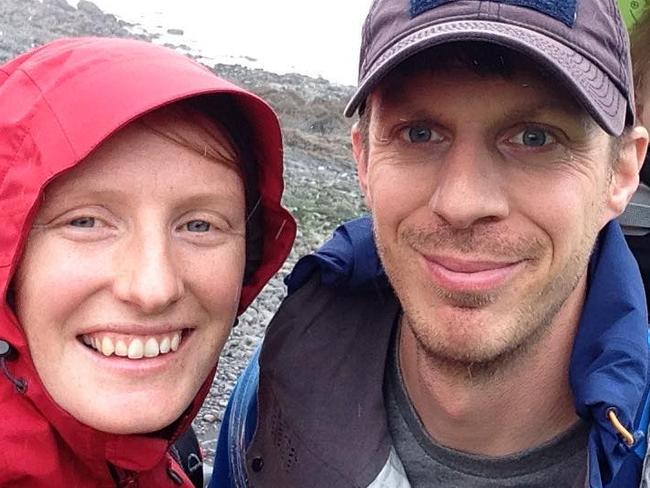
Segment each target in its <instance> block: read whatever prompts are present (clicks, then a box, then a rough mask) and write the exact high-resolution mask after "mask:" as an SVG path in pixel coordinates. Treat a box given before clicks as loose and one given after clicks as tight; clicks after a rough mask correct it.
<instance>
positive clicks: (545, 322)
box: [217, 0, 650, 487]
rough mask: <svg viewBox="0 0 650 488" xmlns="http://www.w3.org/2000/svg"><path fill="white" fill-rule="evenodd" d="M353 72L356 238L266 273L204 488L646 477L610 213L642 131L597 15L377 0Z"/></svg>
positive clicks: (604, 22) (597, 483)
mask: <svg viewBox="0 0 650 488" xmlns="http://www.w3.org/2000/svg"><path fill="white" fill-rule="evenodd" d="M359 78H360V82H359V87H358V90H357V92H356V93H355V95H354V96H353V98H352V100H351V101H350V104H349V105H348V108H347V110H346V115H348V116H351V115H353V114H354V113H355V112H357V111H358V112H359V113H360V121H359V123H358V124H357V126H355V128H354V129H353V131H352V144H353V149H354V156H355V159H356V162H357V167H358V173H359V180H360V184H361V188H362V190H363V193H364V195H365V199H366V202H367V204H368V207H369V209H370V211H371V213H372V223H370V221H369V220H367V219H366V220H360V221H356V222H352V223H349V224H346V225H345V226H343V227H342V228H341V229H339V231H338V232H337V234H335V236H334V238H333V240H332V241H330V242H328V243H327V244H326V245H325V246H324V247H323V249H321V250H320V251H319V252H318V253H316V254H315V255H313V256H309V257H307V258H304V259H303V260H302V261H301V262H300V263H299V264H298V265H297V266H296V268H295V269H294V271H293V273H292V275H291V276H290V277H289V280H288V285H289V293H290V296H289V297H288V298H287V299H286V300H285V302H284V303H283V305H282V307H281V308H280V310H279V312H278V314H277V315H276V317H275V318H274V320H273V321H272V322H271V324H270V325H269V329H268V332H267V336H266V338H265V340H264V344H263V346H262V349H261V353H260V356H259V363H258V364H259V382H258V380H257V377H256V375H257V374H258V373H257V371H256V368H257V367H258V366H257V364H256V363H255V362H254V363H253V364H252V366H250V367H249V369H248V371H247V372H246V373H245V374H244V376H243V377H242V379H241V380H240V384H239V386H238V388H237V391H236V392H235V393H234V395H233V398H232V400H231V404H230V407H229V411H228V415H227V418H226V419H225V420H224V425H225V426H226V428H225V429H224V430H223V431H222V433H221V447H220V451H219V454H218V464H217V468H218V469H221V470H222V472H226V471H227V472H228V473H229V476H230V478H229V479H228V480H222V482H223V485H225V486H227V485H228V484H229V483H231V484H233V485H234V486H246V485H252V486H256V487H267V486H282V487H305V486H310V487H333V486H336V487H380V486H381V487H409V486H412V487H416V486H435V487H470V486H471V487H531V486H535V487H573V486H575V487H582V486H590V487H604V486H606V487H632V486H639V485H640V484H641V482H642V479H645V480H646V482H647V481H648V479H649V477H650V474H646V473H642V466H643V459H644V456H645V448H646V444H645V442H644V440H643V439H644V433H645V432H646V428H647V418H646V415H647V413H648V407H647V406H646V405H645V398H646V395H647V391H648V385H649V381H648V352H649V351H648V343H647V314H646V310H645V297H644V292H643V285H642V282H641V279H640V276H639V272H638V268H637V267H636V263H635V262H634V259H633V257H632V255H631V253H630V252H629V250H628V248H627V246H626V245H625V241H624V239H623V236H622V233H621V230H620V228H619V226H618V224H617V223H616V222H615V218H616V217H617V216H618V215H620V214H621V213H622V212H623V210H624V208H625V206H626V205H627V203H628V201H629V199H630V197H631V195H632V194H633V192H634V190H635V189H636V187H637V184H638V172H639V168H640V166H641V163H642V161H643V159H644V156H645V152H646V148H647V144H648V133H647V131H646V130H645V129H644V128H642V127H640V126H636V125H635V122H634V100H633V89H632V79H631V73H630V69H629V49H628V44H627V35H626V33H625V28H624V26H623V24H622V22H621V19H620V16H619V15H618V12H617V8H616V4H615V3H614V2H613V1H609V0H578V1H577V2H575V1H559V2H537V1H533V0H530V1H528V0H516V1H512V0H509V1H502V2H496V1H495V2H482V1H436V0H377V1H375V2H374V4H373V6H372V7H371V9H370V13H369V15H368V19H367V21H366V24H365V26H364V31H363V42H362V48H361V63H360V77H359ZM371 226H372V230H373V231H374V232H371ZM373 234H374V241H375V242H376V247H375V245H374V243H373ZM375 249H376V250H377V251H378V252H377V253H375ZM377 254H378V256H379V258H380V262H381V266H382V267H383V270H385V275H386V277H387V281H386V280H383V279H382V272H381V270H382V267H380V266H379V261H378V260H377ZM254 361H255V360H254ZM255 421H256V426H255ZM218 486H222V485H218ZM644 486H645V485H644Z"/></svg>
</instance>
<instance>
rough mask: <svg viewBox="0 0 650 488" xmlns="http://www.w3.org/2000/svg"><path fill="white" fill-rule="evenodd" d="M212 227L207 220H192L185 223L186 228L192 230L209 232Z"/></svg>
mask: <svg viewBox="0 0 650 488" xmlns="http://www.w3.org/2000/svg"><path fill="white" fill-rule="evenodd" d="M211 227H212V226H211V225H210V223H209V222H206V221H205V220H191V221H190V222H188V223H187V224H185V228H186V229H187V230H188V231H190V232H208V231H209V230H210V228H211Z"/></svg>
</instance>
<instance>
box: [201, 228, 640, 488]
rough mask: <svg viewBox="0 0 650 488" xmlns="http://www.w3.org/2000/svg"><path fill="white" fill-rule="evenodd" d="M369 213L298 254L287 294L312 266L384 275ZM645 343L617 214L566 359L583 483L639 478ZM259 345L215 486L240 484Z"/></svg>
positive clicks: (323, 274) (610, 484) (593, 264)
mask: <svg viewBox="0 0 650 488" xmlns="http://www.w3.org/2000/svg"><path fill="white" fill-rule="evenodd" d="M371 227H372V223H371V220H370V219H369V218H367V217H365V218H360V219H357V220H354V221H351V222H348V223H346V224H344V225H342V226H341V227H339V228H338V229H337V230H336V232H335V234H334V236H333V238H332V239H331V240H330V241H328V242H327V243H326V244H325V245H324V246H323V247H322V248H321V249H320V250H318V251H317V252H316V253H314V254H311V255H309V256H306V257H304V258H302V259H301V260H300V261H299V262H298V263H297V265H296V266H295V268H294V270H293V272H292V273H291V274H290V275H289V277H288V278H287V280H286V283H287V285H288V289H289V294H292V293H295V291H296V290H298V289H300V288H301V287H302V286H303V285H304V284H305V283H306V282H307V281H309V280H310V278H312V277H313V276H314V275H315V273H319V275H320V281H321V283H322V284H323V285H326V286H334V287H339V288H341V287H346V288H349V289H351V290H352V289H359V288H363V287H367V286H377V282H380V283H381V282H382V281H383V282H386V283H387V281H386V278H385V275H384V273H383V270H382V267H381V264H380V262H379V258H378V256H377V253H376V248H375V245H374V240H373V235H372V228H371ZM649 351H650V348H649V346H648V327H647V311H646V304H645V294H644V290H643V284H642V281H641V277H640V274H639V271H638V267H637V265H636V262H635V260H634V257H633V256H632V254H631V253H630V251H629V249H628V247H627V245H626V244H625V240H624V237H623V234H622V232H621V230H620V227H619V225H618V223H616V222H611V223H609V224H608V225H607V226H606V227H605V228H604V229H603V231H602V232H601V234H600V236H599V239H598V243H597V246H596V248H595V250H594V252H593V255H592V258H591V261H590V265H589V286H588V293H587V298H586V303H585V306H584V309H583V313H582V316H581V320H580V325H579V329H578V333H577V336H576V340H575V344H574V350H573V354H572V358H571V365H570V383H571V386H572V389H573V393H574V397H575V407H576V412H577V413H578V414H579V415H580V417H582V418H583V419H584V420H585V421H586V422H587V423H588V424H589V425H590V435H589V444H588V460H589V461H588V463H589V465H588V477H587V478H588V479H587V480H586V481H587V484H586V486H589V487H590V488H601V487H602V488H629V487H636V486H640V483H641V479H642V476H643V477H644V479H646V478H647V479H650V473H643V475H642V468H643V461H644V459H645V457H646V450H647V442H646V433H647V430H648V422H649V411H650V407H649V406H648V403H649V402H648V390H649V388H648V387H649V383H650V380H649V371H648V369H649V368H648V366H649ZM258 356H259V351H258V352H257V353H256V355H255V356H254V357H253V358H252V360H251V362H250V363H249V365H248V367H247V368H246V370H245V371H244V373H243V374H242V376H241V378H240V379H239V382H238V384H237V386H236V388H235V391H234V392H233V395H232V397H231V399H230V403H229V405H228V408H227V410H226V414H225V417H224V421H223V424H222V427H221V431H220V434H219V441H218V446H217V454H216V459H215V467H214V475H213V479H212V482H211V485H210V486H212V487H213V488H217V487H219V488H224V487H230V486H232V487H241V486H245V484H242V483H241V481H237V480H244V479H246V476H245V473H243V472H242V471H243V470H244V469H245V468H244V466H246V463H245V462H244V461H245V459H244V458H245V455H246V448H247V446H249V445H250V443H251V440H252V438H253V435H254V433H255V428H256V419H257V396H256V394H257V386H258V379H259V378H258V375H259V364H258ZM610 409H615V411H616V413H617V416H618V418H619V419H620V421H621V422H622V424H623V425H624V426H626V427H627V428H628V430H630V431H631V432H633V434H634V438H635V443H634V444H633V445H632V446H628V445H627V444H625V443H624V442H623V441H622V439H621V438H620V436H619V435H618V434H617V432H616V430H615V429H614V427H613V426H612V424H611V423H610V421H609V420H608V418H607V412H608V411H609V410H610Z"/></svg>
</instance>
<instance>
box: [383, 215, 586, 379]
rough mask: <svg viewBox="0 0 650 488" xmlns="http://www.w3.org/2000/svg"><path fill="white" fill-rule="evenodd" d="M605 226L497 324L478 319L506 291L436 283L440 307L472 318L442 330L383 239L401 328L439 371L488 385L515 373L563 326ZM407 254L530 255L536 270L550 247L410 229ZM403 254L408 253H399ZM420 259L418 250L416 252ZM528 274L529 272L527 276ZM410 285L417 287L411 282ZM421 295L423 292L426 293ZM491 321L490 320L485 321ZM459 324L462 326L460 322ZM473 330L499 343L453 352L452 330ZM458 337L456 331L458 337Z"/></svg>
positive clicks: (404, 242) (402, 238)
mask: <svg viewBox="0 0 650 488" xmlns="http://www.w3.org/2000/svg"><path fill="white" fill-rule="evenodd" d="M597 233H598V229H597V228H595V226H594V228H592V229H588V230H587V231H586V232H585V233H584V236H583V239H582V241H581V243H580V245H579V248H578V250H577V252H576V253H574V254H573V256H571V258H569V260H568V261H567V263H566V266H565V267H564V269H562V270H559V271H558V272H556V273H555V275H553V276H550V277H549V278H548V280H547V282H546V283H545V284H544V286H542V287H541V289H539V290H537V291H529V292H526V291H525V290H524V292H523V293H521V301H520V302H519V303H517V304H515V305H514V306H513V308H511V309H510V311H509V312H505V313H506V314H507V315H505V314H504V315H503V316H502V317H499V316H496V315H495V316H492V317H491V318H490V320H491V321H501V324H499V325H498V327H494V326H493V325H494V324H483V323H481V320H480V319H478V320H476V319H475V321H474V322H473V323H472V319H474V318H473V317H472V314H473V313H474V312H476V313H477V314H478V313H480V311H481V310H482V309H483V308H486V307H491V306H497V305H498V301H499V298H500V293H499V292H498V291H497V292H488V293H475V292H462V293H459V292H451V291H449V290H445V289H442V288H440V287H438V286H435V285H434V284H432V283H429V284H428V285H427V286H426V288H427V290H426V292H427V294H430V296H432V297H435V299H436V300H437V302H438V303H441V302H442V303H445V304H447V305H448V306H453V307H457V308H458V309H460V310H464V311H466V312H467V320H463V321H462V323H460V322H461V320H454V321H453V323H452V322H451V321H450V322H449V323H447V324H444V326H443V327H442V328H441V327H439V325H440V324H436V323H435V322H433V320H432V319H431V318H430V317H429V316H428V315H429V313H428V312H431V311H434V310H435V309H434V307H436V304H435V301H432V302H433V303H431V304H427V305H425V307H422V304H421V303H420V304H418V303H417V302H416V300H417V299H415V300H414V299H413V297H412V296H411V292H410V291H409V290H410V289H412V286H413V283H412V279H411V280H409V277H408V276H405V275H404V273H402V272H401V268H402V266H401V265H400V259H399V257H398V256H396V255H395V254H394V253H393V251H392V250H391V249H389V248H388V247H387V246H384V245H383V243H382V240H381V237H380V236H379V235H376V237H375V238H376V242H377V248H378V251H379V254H380V256H381V260H382V263H383V265H384V268H385V270H386V274H387V275H388V277H389V280H390V282H391V284H392V286H393V288H394V290H395V292H396V294H397V296H398V298H399V300H400V302H401V304H402V308H403V315H402V320H401V327H408V329H409V331H410V332H411V334H412V335H413V336H414V338H415V341H416V343H417V350H418V355H419V356H421V358H422V359H424V360H425V361H426V362H427V363H428V364H430V365H431V366H432V367H434V368H436V369H438V370H440V371H441V372H444V373H445V374H447V375H451V376H454V377H458V379H462V380H463V381H470V382H485V381H487V380H489V379H491V378H494V377H495V376H498V375H500V374H503V373H504V372H507V371H508V370H509V369H510V368H512V367H515V366H516V365H517V364H518V363H519V362H520V361H521V360H522V359H524V358H526V357H527V356H528V354H530V352H531V351H532V350H534V349H535V346H537V345H539V344H540V343H541V342H542V341H543V339H544V338H545V337H546V336H547V335H548V333H549V331H550V330H551V329H552V327H553V326H554V325H555V322H556V321H555V318H556V317H557V315H558V313H559V312H560V310H562V307H563V306H564V304H565V303H566V301H567V299H568V298H569V297H570V296H571V294H572V292H573V291H574V290H575V288H576V286H577V285H578V283H579V282H580V279H581V278H582V277H583V275H584V273H585V272H586V269H587V264H588V262H589V257H590V255H591V250H592V249H593V245H594V242H595V239H596V236H597ZM398 240H399V246H400V249H402V252H403V249H404V248H407V249H409V250H412V249H415V250H418V249H443V250H444V249H454V250H455V251H456V252H460V253H464V254H468V255H470V256H471V255H472V254H474V255H476V254H477V251H479V250H480V251H481V253H482V254H481V255H486V254H487V255H492V256H501V257H504V256H505V257H512V258H514V259H521V258H524V259H526V260H527V262H528V263H529V264H530V265H531V266H533V267H534V265H535V264H536V263H537V262H539V260H540V259H541V258H542V257H543V253H544V250H545V245H544V243H543V242H542V241H540V240H538V239H535V238H519V239H513V238H512V237H509V236H507V235H506V233H505V232H500V233H491V232H490V231H477V230H476V229H467V230H463V231H454V230H452V229H448V228H443V227H441V228H439V229H436V230H435V231H434V232H432V231H431V230H413V229H406V230H404V231H402V232H400V234H399V239H398ZM397 251H398V253H399V252H400V250H397ZM410 254H412V252H411V253H410ZM523 272H524V273H525V272H527V270H524V271H523ZM409 281H410V282H411V283H410V284H409ZM420 296H421V295H420ZM483 320H484V319H483ZM456 322H458V323H456ZM468 326H469V327H470V328H472V329H474V331H470V335H471V334H472V333H473V334H475V331H476V330H490V331H496V332H495V333H497V334H499V335H498V337H497V338H496V340H495V339H494V337H493V338H491V339H492V340H491V341H478V340H476V339H475V340H474V341H473V342H472V343H471V344H468V346H471V347H467V348H463V349H462V350H461V349H459V348H458V347H455V348H454V347H451V346H450V345H449V343H448V341H447V340H446V339H445V331H448V330H450V329H452V328H454V327H464V328H467V327H468ZM452 333H453V332H452Z"/></svg>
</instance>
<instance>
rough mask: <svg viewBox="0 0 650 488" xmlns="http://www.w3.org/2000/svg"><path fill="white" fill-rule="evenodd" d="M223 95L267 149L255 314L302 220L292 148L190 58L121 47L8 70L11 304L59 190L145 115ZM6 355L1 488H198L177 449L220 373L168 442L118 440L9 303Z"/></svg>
mask: <svg viewBox="0 0 650 488" xmlns="http://www.w3.org/2000/svg"><path fill="white" fill-rule="evenodd" d="M213 93H214V94H216V93H219V94H222V93H226V94H229V96H231V97H233V98H234V99H235V100H236V103H237V104H238V106H239V107H240V108H241V110H242V111H243V113H244V114H245V117H246V118H247V120H248V122H249V125H250V126H251V131H252V136H253V137H252V140H254V141H256V147H255V148H254V152H255V156H256V161H257V168H258V180H259V191H260V195H261V206H262V209H263V221H264V224H263V227H264V252H263V262H262V264H261V266H259V268H258V269H257V270H256V272H255V274H254V276H253V278H252V279H251V280H250V283H249V284H248V285H246V286H245V287H244V289H243V292H242V297H241V302H240V307H239V311H240V312H241V311H243V310H244V309H245V308H246V307H247V306H248V305H249V304H250V302H251V301H252V300H253V298H254V297H255V296H256V295H257V293H258V292H259V291H260V289H261V288H262V287H263V286H264V284H265V283H266V282H267V281H268V279H269V278H270V277H271V276H272V275H273V274H274V273H275V272H276V271H277V270H278V269H279V267H280V266H281V264H282V262H283V261H284V259H285V258H286V256H287V254H288V252H289V250H290V247H291V245H292V243H293V239H294V236H295V223H294V220H293V219H292V218H291V216H290V214H289V213H288V212H287V211H286V210H284V209H283V208H282V207H281V205H280V198H281V195H282V190H283V180H282V142H281V136H280V129H279V125H278V121H277V119H276V117H275V114H274V113H273V111H272V110H271V109H270V108H269V107H268V106H267V105H266V104H265V103H264V102H263V101H262V100H260V99H259V98H257V97H255V96H254V95H252V94H250V93H247V92H245V91H244V90H242V89H240V88H238V87H236V86H233V85H231V84H230V83H227V82H226V81H224V80H221V79H219V78H218V77H217V76H215V75H214V74H213V73H211V72H210V71H209V70H208V69H206V68H205V67H203V66H201V65H199V64H197V63H195V62H193V61H191V60H190V59H188V58H186V57H184V56H182V55H180V54H177V53H174V52H173V51H170V50H168V49H165V48H162V47H158V46H155V45H152V44H148V43H145V42H140V41H131V40H118V39H99V38H83V39H63V40H59V41H55V42H53V43H50V44H48V45H45V46H43V47H40V48H37V49H35V50H33V51H31V52H29V53H26V54H23V55H22V56H19V57H18V58H16V59H14V60H12V61H9V62H8V63H7V64H5V65H4V66H2V67H0V291H1V292H2V297H3V298H4V297H6V296H7V290H8V287H9V283H10V280H11V277H12V274H13V273H14V272H15V268H16V265H17V263H18V261H19V258H20V255H21V250H22V249H23V246H24V243H25V239H26V237H27V235H28V231H29V229H30V226H31V219H32V217H33V215H34V214H35V212H36V210H37V202H38V201H39V198H40V194H41V192H42V190H43V187H44V186H45V185H46V184H47V182H48V181H50V180H51V179H52V178H54V177H56V176H57V175H59V174H60V173H61V172H63V171H65V170H66V169H68V168H71V167H73V166H75V165H76V164H78V163H79V162H80V161H81V160H83V159H84V158H85V157H86V156H87V155H88V154H89V153H90V152H91V151H92V150H93V149H94V148H95V147H97V146H98V145H99V144H100V143H101V142H102V141H103V140H105V139H106V138H107V137H109V136H110V135H111V134H112V133H114V132H115V131H116V130H118V129H119V128H121V127H122V126H124V125H125V124H127V123H129V122H130V121H132V120H134V119H135V118H138V117H139V116H141V115H143V114H144V113H146V112H148V111H150V110H152V109H155V108H158V107H160V106H163V105H166V104H168V103H171V102H174V101H177V100H180V99H184V98H189V97H193V96H197V95H204V94H213ZM6 344H9V345H10V347H11V349H12V351H13V352H14V354H12V355H10V356H5V357H3V358H2V359H0V486H3V487H4V486H8V487H9V486H10V487H15V488H19V487H29V488H38V487H45V486H47V487H76V488H78V487H93V488H96V487H113V486H129V487H165V486H174V487H177V486H191V484H190V482H189V480H187V478H186V477H185V475H184V474H183V472H182V470H181V468H180V467H179V466H178V465H177V464H176V463H175V461H174V460H173V459H172V457H171V456H170V455H169V453H168V448H169V446H170V444H171V443H172V442H173V441H174V439H175V438H176V436H177V435H179V434H180V433H181V432H183V431H184V430H186V429H187V428H188V427H189V425H190V422H191V420H192V418H193V417H194V416H195V415H196V413H197V411H198V409H199V407H200V405H201V403H202V401H203V399H204V398H205V395H206V394H207V392H208V390H209V388H210V385H211V382H212V379H213V375H214V370H213V372H212V374H211V375H210V376H209V377H208V378H206V380H205V383H204V384H203V386H202V387H201V389H200V391H199V392H198V393H197V395H196V398H195V399H194V402H193V403H192V404H191V405H190V406H189V408H188V410H187V412H186V414H185V415H184V416H183V417H182V418H181V419H179V420H178V421H177V423H176V424H175V425H174V429H173V430H174V432H173V433H172V434H169V435H168V436H167V437H164V438H163V437H155V436H146V435H114V434H106V433H103V432H99V431H96V430H94V429H92V428H90V427H88V426H86V425H83V424H81V423H80V422H78V421H77V420H76V419H75V418H73V417H72V416H71V415H69V414H68V413H67V412H65V411H64V410H63V409H61V408H60V407H59V406H58V405H56V404H55V403H54V401H53V400H52V399H51V398H50V396H49V395H48V393H47V392H46V391H45V389H44V388H43V385H42V384H41V382H40V380H39V378H38V375H37V373H36V371H35V369H34V366H33V364H32V361H31V358H30V354H29V349H28V346H27V344H26V340H25V337H24V334H23V332H22V329H21V326H20V324H19V323H18V321H17V319H16V317H15V315H14V314H13V312H12V309H11V307H10V306H9V304H8V303H7V300H6V298H5V299H3V300H0V346H3V345H6ZM1 349H2V347H0V352H1ZM152 408H155V406H152ZM116 415H119V412H116ZM109 467H110V468H109ZM111 469H112V470H113V471H114V472H116V473H118V476H119V478H120V479H119V481H117V482H116V481H115V480H114V479H113V477H112V476H111V473H110V470H111Z"/></svg>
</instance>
